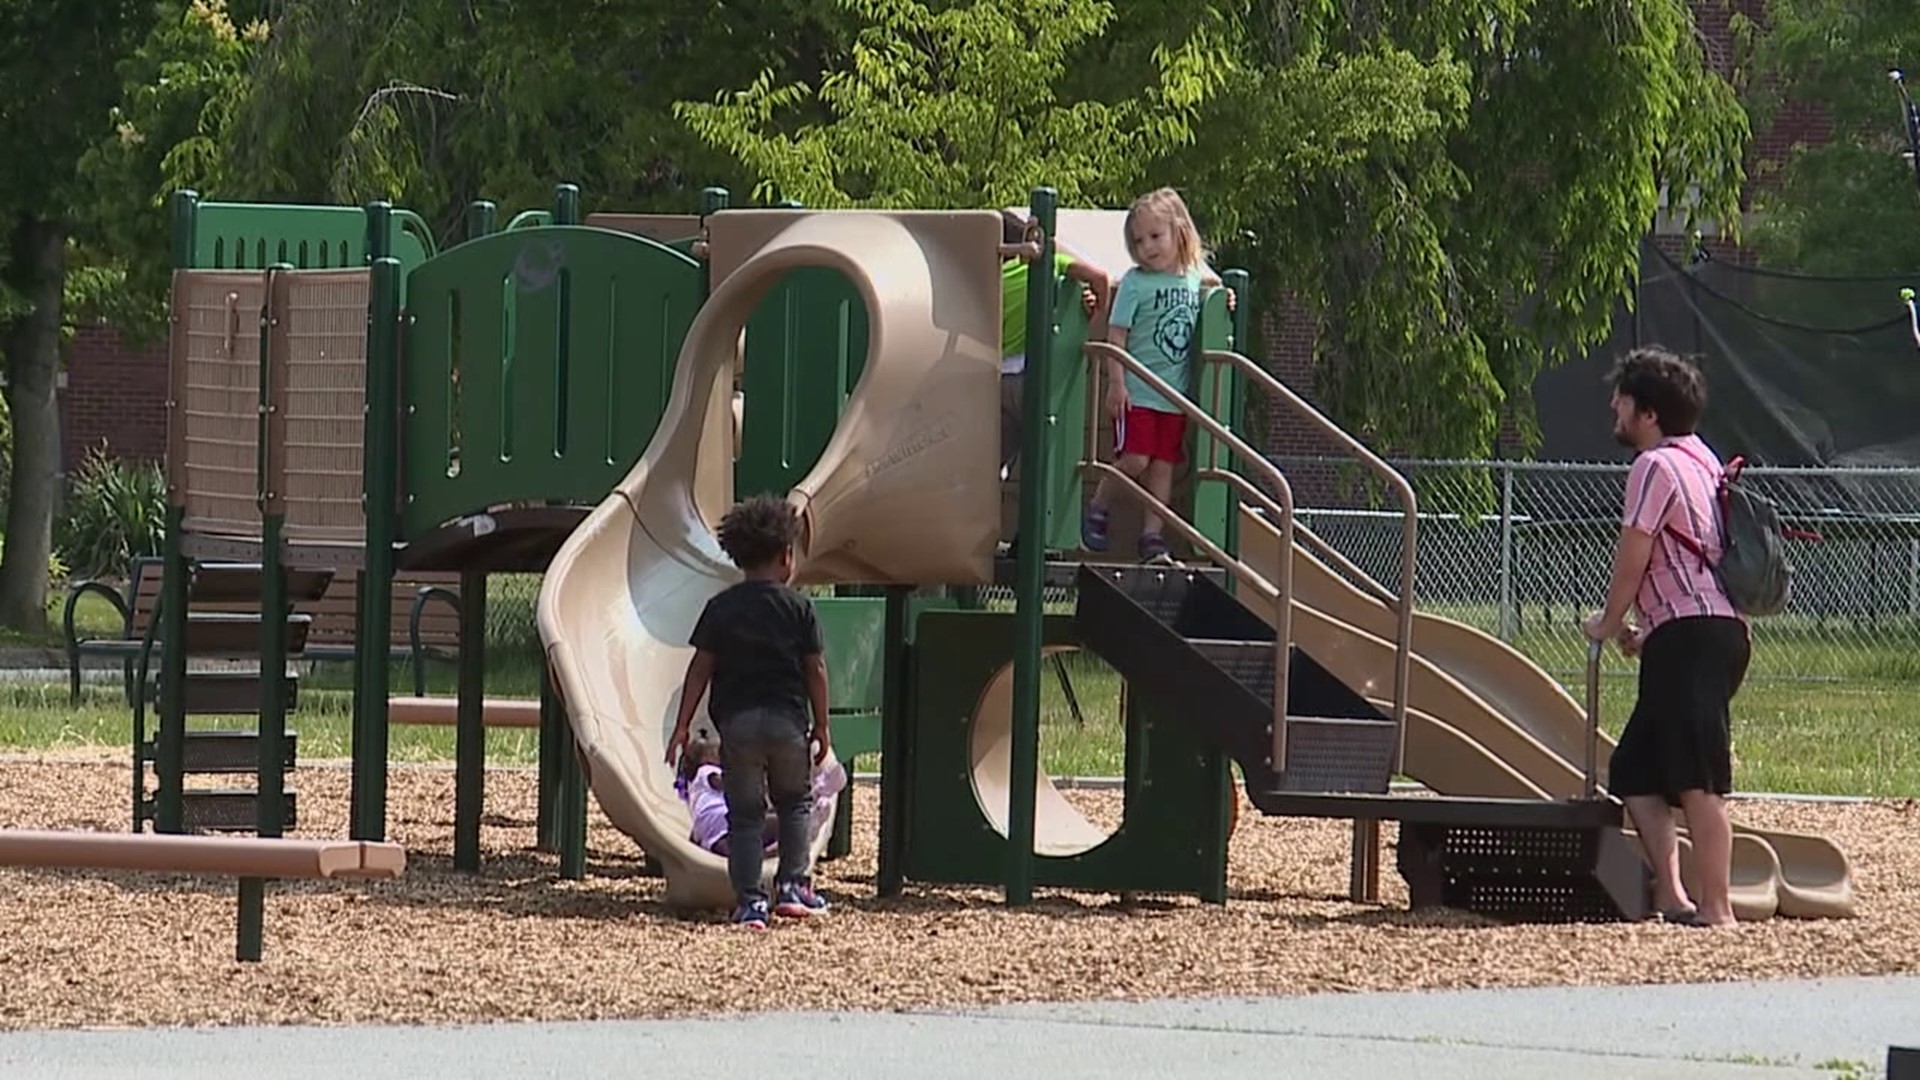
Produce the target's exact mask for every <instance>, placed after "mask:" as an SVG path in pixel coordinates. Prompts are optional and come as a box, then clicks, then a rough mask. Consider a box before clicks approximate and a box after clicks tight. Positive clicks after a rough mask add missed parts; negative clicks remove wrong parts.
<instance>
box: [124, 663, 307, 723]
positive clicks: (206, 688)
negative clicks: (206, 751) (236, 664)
mask: <svg viewBox="0 0 1920 1080" xmlns="http://www.w3.org/2000/svg"><path fill="white" fill-rule="evenodd" d="M263 681H264V680H263V679H262V677H261V675H260V672H258V671H189V672H187V682H186V686H185V688H184V693H183V694H182V695H181V696H182V698H183V708H185V709H186V712H187V715H188V716H250V715H253V714H255V713H257V712H259V711H260V691H261V683H262V682H263ZM286 685H287V709H288V711H292V710H293V709H294V707H295V706H297V705H298V704H299V701H300V676H299V674H298V673H296V672H291V671H290V672H288V673H287V683H286ZM159 687H160V684H159V681H158V680H157V679H156V680H154V681H153V682H152V683H151V684H150V685H149V686H148V688H147V699H148V700H149V701H158V700H159V693H160V692H159Z"/></svg>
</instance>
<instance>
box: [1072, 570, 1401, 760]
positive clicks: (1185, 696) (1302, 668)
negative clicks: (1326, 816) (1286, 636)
mask: <svg viewBox="0 0 1920 1080" xmlns="http://www.w3.org/2000/svg"><path fill="white" fill-rule="evenodd" d="M1076 585H1077V592H1078V602H1077V604H1076V606H1075V613H1074V618H1075V625H1076V628H1077V630H1078V632H1079V635H1080V638H1081V640H1082V641H1083V642H1085V643H1086V644H1087V645H1088V646H1089V647H1090V648H1092V649H1093V650H1094V651H1095V652H1097V653H1099V654H1100V655H1101V656H1104V657H1105V658H1106V659H1107V662H1108V663H1110V664H1112V665H1113V666H1114V668H1115V669H1116V670H1117V671H1119V672H1120V673H1121V675H1122V676H1124V677H1125V678H1126V680H1127V685H1128V687H1129V688H1130V689H1131V690H1132V691H1134V692H1137V693H1142V694H1145V695H1147V696H1149V697H1151V698H1155V699H1157V700H1159V701H1160V702H1161V703H1162V704H1163V705H1164V707H1166V708H1168V709H1169V710H1172V711H1176V712H1179V713H1181V714H1183V715H1188V716H1191V717H1193V720H1194V722H1195V723H1196V724H1199V725H1203V726H1205V727H1206V728H1207V729H1208V730H1209V731H1210V733H1211V735H1212V738H1213V740H1214V742H1215V744H1216V745H1218V746H1220V747H1221V749H1223V750H1225V751H1226V752H1227V753H1228V755H1229V756H1231V757H1232V758H1233V759H1234V760H1235V761H1236V762H1238V763H1239V765H1240V769H1241V772H1242V774H1243V775H1244V776H1245V777H1246V781H1247V785H1248V790H1249V792H1253V791H1267V790H1272V789H1274V788H1278V787H1283V786H1284V787H1286V788H1289V789H1293V790H1301V791H1318V792H1336V791H1357V792H1373V793H1382V794H1384V793H1385V792H1386V790H1387V786H1388V784H1389V783H1390V782H1391V780H1392V765H1393V754H1394V749H1395V738H1394V727H1393V723H1392V722H1391V721H1389V720H1387V719H1386V718H1385V717H1383V716H1381V715H1380V713H1379V711H1378V710H1376V709H1375V708H1374V707H1373V706H1372V705H1370V704H1369V703H1368V702H1367V701H1366V700H1364V699H1363V698H1361V697H1360V696H1359V695H1357V694H1355V693H1353V692H1352V691H1351V690H1349V689H1347V688H1346V687H1345V686H1344V685H1342V684H1341V683H1340V682H1339V681H1338V680H1337V679H1334V678H1333V677H1332V676H1331V675H1329V674H1328V673H1327V672H1326V671H1325V669H1323V668H1321V667H1320V666H1319V665H1318V664H1316V663H1314V662H1313V660H1312V658H1311V657H1309V656H1307V655H1306V654H1305V653H1303V652H1301V651H1300V650H1299V649H1297V648H1290V649H1289V650H1288V660H1287V667H1288V672H1289V677H1288V686H1287V702H1286V705H1287V714H1288V719H1287V732H1288V738H1287V760H1286V762H1285V763H1284V767H1283V768H1281V769H1278V770H1276V769H1275V768H1274V764H1273V761H1272V752H1273V717H1274V701H1273V676H1274V669H1275V663H1276V655H1275V645H1274V636H1273V630H1272V628H1271V627H1269V626H1267V624H1266V623H1265V622H1264V621H1262V620H1261V619H1260V618H1259V617H1258V616H1256V615H1254V614H1253V613H1252V612H1250V611H1248V610H1247V609H1246V608H1245V607H1244V606H1242V605H1241V604H1240V603H1239V602H1238V601H1236V600H1234V599H1233V597H1232V595H1231V594H1229V593H1228V592H1226V590H1225V589H1223V588H1221V587H1220V586H1218V585H1215V584H1213V583H1212V582H1211V581H1209V580H1207V578H1205V577H1204V576H1202V575H1199V574H1197V573H1191V572H1188V571H1185V570H1181V569H1163V568H1158V567H1140V566H1093V565H1084V566H1082V567H1081V568H1080V570H1079V574H1078V578H1077V581H1076Z"/></svg>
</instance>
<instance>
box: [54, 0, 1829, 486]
mask: <svg viewBox="0 0 1920 1080" xmlns="http://www.w3.org/2000/svg"><path fill="white" fill-rule="evenodd" d="M1763 4H1764V0H1733V2H1732V3H1731V4H1727V3H1725V2H1724V0H1695V2H1694V14H1695V18H1696V19H1697V20H1698V21H1699V25H1700V30H1701V34H1702V40H1703V43H1704V46H1705V48H1706V51H1707V55H1708V57H1709V59H1710V60H1711V61H1712V62H1713V63H1714V64H1716V65H1717V66H1718V67H1720V68H1721V69H1722V70H1723V71H1726V70H1728V69H1729V68H1730V66H1731V61H1732V56H1733V45H1732V34H1731V31H1730V30H1729V25H1728V24H1729V21H1730V19H1731V18H1732V15H1733V14H1734V13H1735V12H1736V11H1738V12H1741V13H1744V14H1746V15H1747V16H1748V17H1750V18H1755V19H1758V18H1760V17H1761V14H1762V11H1761V9H1762V6H1763ZM1826 137H1827V129H1826V125H1825V123H1824V121H1823V120H1822V118H1821V117H1820V116H1819V115H1818V114H1817V113H1816V112H1815V111H1813V110H1811V109H1808V108H1805V107H1789V108H1788V109H1786V110H1785V111H1783V113H1782V114H1781V115H1780V117H1779V119H1778V121H1777V122H1776V123H1775V124H1773V125H1772V126H1771V127H1770V128H1768V129H1767V130H1764V131H1758V132H1756V133H1755V137H1754V143H1753V148H1752V151H1751V156H1750V161H1749V167H1748V175H1749V176H1750V177H1752V178H1753V183H1754V184H1765V183H1767V179H1766V177H1765V175H1764V174H1763V173H1762V172H1761V171H1760V170H1759V169H1758V168H1757V165H1758V163H1759V162H1762V161H1780V160H1783V159H1784V158H1785V157H1786V155H1787V152H1788V151H1789V149H1790V148H1791V147H1792V146H1793V145H1794V144H1796V143H1813V144H1817V143H1819V142H1822V141H1824V140H1825V139H1826ZM1656 233H1657V234H1659V242H1660V243H1661V244H1662V245H1663V246H1665V247H1667V248H1668V249H1669V250H1670V251H1678V250H1679V249H1680V248H1681V247H1682V246H1683V244H1684V241H1683V238H1682V237H1681V236H1680V235H1679V234H1678V231H1677V229H1676V228H1674V227H1671V226H1669V225H1667V224H1665V223H1662V224H1661V225H1660V226H1657V227H1656ZM1714 255H1715V257H1716V258H1721V259H1727V260H1731V261H1744V260H1745V256H1744V255H1743V253H1741V252H1740V251H1739V250H1738V249H1736V248H1733V247H1731V246H1724V245H1715V249H1714ZM1265 318H1266V321H1265V324H1264V327H1263V329H1264V331H1265V334H1264V338H1265V342H1266V353H1267V355H1266V357H1265V359H1266V361H1267V363H1268V366H1269V368H1270V369H1271V370H1272V371H1273V372H1274V373H1275V374H1276V375H1278V376H1279V377H1280V378H1281V379H1283V380H1285V381H1286V382H1287V384H1288V385H1290V386H1293V387H1295V388H1298V389H1301V390H1302V391H1303V392H1304V393H1307V394H1308V396H1311V389H1312V387H1313V344H1314V335H1315V332H1316V331H1315V328H1314V326H1313V325H1312V322H1311V321H1310V320H1309V319H1308V318H1306V316H1305V314H1304V312H1303V311H1302V310H1301V309H1300V308H1299V307H1298V306H1297V305H1295V304H1292V303H1283V304H1281V305H1278V306H1277V307H1273V308H1269V309H1268V311H1267V312H1266V317H1265ZM166 364H167V352H166V343H165V342H164V341H161V342H157V343H154V344H152V345H149V346H138V345H132V344H129V343H127V342H124V341H122V340H121V339H120V337H119V335H118V334H116V333H115V332H114V331H113V330H111V329H110V328H106V327H94V328H87V329H83V330H81V331H80V332H79V333H78V334H77V335H76V336H75V339H74V341H73V344H72V349H71V353H70V356H69V363H68V373H67V379H66V384H65V387H64V389H63V391H62V392H61V420H62V423H63V425H64V427H63V436H64V443H65V449H66V461H67V463H68V466H69V468H71V467H72V466H73V465H75V464H77V463H78V462H79V461H80V460H81V458H82V457H83V456H84V455H85V453H86V452H87V450H88V448H90V447H93V446H97V445H101V444H103V443H104V444H105V445H106V446H107V448H108V449H109V450H110V451H111V452H112V453H114V454H116V455H119V456H123V457H130V458H141V459H148V460H159V459H161V458H162V457H163V456H164V454H165V443H166V420H165V407H164V402H165V398H166ZM1269 435H1270V439H1269V444H1268V445H1269V449H1270V450H1271V451H1272V452H1273V453H1276V454H1300V455H1315V454H1324V453H1328V452H1330V451H1331V450H1332V448H1331V447H1330V446H1326V445H1324V444H1323V443H1322V442H1321V440H1320V439H1319V438H1318V437H1317V436H1310V435H1308V434H1306V433H1304V432H1303V431H1302V430H1301V429H1300V428H1299V426H1298V425H1295V424H1289V423H1285V422H1284V421H1283V422H1281V423H1278V424H1277V425H1275V427H1274V429H1273V430H1272V431H1271V432H1270V433H1269Z"/></svg>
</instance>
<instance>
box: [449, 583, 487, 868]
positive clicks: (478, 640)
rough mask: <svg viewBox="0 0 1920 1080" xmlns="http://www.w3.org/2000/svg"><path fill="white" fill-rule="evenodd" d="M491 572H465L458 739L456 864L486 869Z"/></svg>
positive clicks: (461, 615)
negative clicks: (483, 823)
mask: <svg viewBox="0 0 1920 1080" xmlns="http://www.w3.org/2000/svg"><path fill="white" fill-rule="evenodd" d="M486 679H487V575H486V573H485V572H484V571H468V572H466V573H463V574H461V575H460V680H459V686H460V689H459V695H460V696H459V701H458V705H457V706H456V713H455V717H454V722H455V724H456V727H455V730H454V743H453V760H454V766H453V868H454V869H455V870H478V869H480V810H481V807H482V806H483V805H485V802H486V784H487V728H486V717H485V715H484V714H483V713H482V712H481V706H482V705H484V704H485V702H484V700H483V699H484V698H485V697H486V693H487V686H486Z"/></svg>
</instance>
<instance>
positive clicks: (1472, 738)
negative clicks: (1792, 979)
mask: <svg viewBox="0 0 1920 1080" xmlns="http://www.w3.org/2000/svg"><path fill="white" fill-rule="evenodd" d="M1240 522H1241V527H1240V544H1241V550H1242V553H1243V557H1245V558H1246V559H1247V560H1248V562H1249V564H1250V565H1252V566H1253V567H1255V568H1256V569H1257V568H1259V567H1261V566H1271V565H1274V564H1275V562H1276V561H1277V559H1278V557H1279V545H1280V536H1279V532H1278V531H1277V530H1276V529H1275V528H1274V527H1273V526H1272V525H1271V524H1270V523H1269V522H1268V521H1267V519H1266V518H1265V517H1264V516H1262V515H1259V514H1256V513H1253V512H1251V511H1249V510H1248V509H1247V508H1245V507H1244V506H1243V507H1242V513H1241V516H1240ZM1292 554H1293V587H1294V597H1295V605H1294V619H1293V625H1294V636H1295V639H1296V640H1297V641H1298V642H1299V644H1300V646H1301V648H1303V649H1305V650H1306V651H1307V652H1308V653H1309V654H1310V655H1312V656H1313V658H1314V659H1315V660H1316V661H1318V662H1319V663H1320V664H1321V665H1322V666H1323V667H1326V668H1327V669H1328V670H1329V671H1330V672H1332V673H1333V674H1334V675H1335V676H1336V677H1338V678H1340V679H1342V680H1343V681H1345V682H1347V683H1348V685H1350V686H1352V687H1353V688H1354V689H1355V690H1356V691H1357V692H1359V693H1361V694H1362V695H1363V696H1365V697H1368V698H1369V699H1371V700H1372V701H1373V702H1374V703H1375V704H1376V705H1377V706H1378V707H1380V708H1381V709H1382V710H1383V711H1384V710H1385V709H1387V708H1388V707H1389V706H1390V702H1391V699H1392V694H1393V686H1392V681H1391V672H1392V670H1393V668H1392V657H1393V649H1394V647H1393V635H1394V629H1395V614H1394V611H1393V609H1392V608H1390V607H1388V606H1387V605H1386V604H1385V603H1384V602H1382V601H1380V600H1379V599H1377V598H1376V597H1374V596H1372V595H1370V594H1368V593H1366V592H1363V591H1361V590H1360V589H1359V588H1357V587H1355V586H1354V585H1352V584H1351V583H1349V582H1348V581H1347V580H1346V579H1345V578H1343V577H1341V576H1340V575H1339V574H1337V573H1335V572H1334V571H1333V570H1332V569H1331V568H1329V567H1328V566H1326V565H1325V564H1324V563H1322V562H1321V561H1320V560H1318V559H1316V558H1314V557H1313V556H1312V555H1311V554H1310V553H1308V552H1307V551H1306V550H1305V549H1304V548H1302V547H1301V545H1299V544H1298V543H1296V544H1295V545H1294V547H1293V553H1292ZM1256 609H1257V605H1256ZM1261 614H1262V616H1263V617H1269V616H1270V612H1264V611H1263V612H1261ZM1413 652H1414V662H1413V664H1412V668H1411V672H1410V677H1411V680H1412V682H1411V685H1410V687H1409V691H1408V701H1409V708H1408V711H1407V754H1406V761H1405V772H1406V774H1407V775H1408V776H1410V777H1413V778H1414V779H1416V780H1418V781H1419V782H1421V783H1422V784H1425V785H1427V786H1428V787H1430V788H1432V789H1433V790H1434V791H1436V792H1439V793H1441V794H1446V795H1462V796H1468V795H1485V796H1496V797H1498V796H1514V795H1520V794H1537V795H1539V796H1540V797H1544V798H1555V799H1558V798H1569V797H1573V796H1577V795H1579V793H1580V791H1581V787H1582V772H1583V770H1584V768H1585V747H1584V742H1585V739H1586V730H1587V723H1586V711H1585V709H1584V708H1583V707H1582V706H1581V705H1580V703H1578V702H1576V701H1575V700H1574V699H1573V697H1572V696H1571V695H1569V694H1568V693H1567V692H1566V690H1565V689H1564V688H1563V687H1561V685H1560V684H1559V682H1558V681H1557V680H1555V679H1554V678H1553V677H1552V676H1551V675H1549V674H1547V673H1546V671H1544V670H1543V669H1541V668H1540V666H1539V665H1537V664H1535V663H1534V662H1533V661H1532V660H1530V659H1528V658H1527V657H1526V656H1525V655H1524V654H1522V653H1520V652H1518V651H1517V650H1515V649H1513V648H1511V647H1509V646H1507V645H1506V644H1505V643H1504V642H1502V641H1500V640H1499V639H1497V638H1495V637H1493V636H1491V635H1489V634H1485V633H1483V632H1481V631H1479V630H1476V629H1474V628H1473V627H1471V626H1467V625H1466V624H1464V623H1460V622H1456V621H1454V620H1451V619H1446V618H1442V617H1439V616H1435V615H1430V614H1426V613H1423V612H1416V613H1415V615H1414V627H1413ZM1415 705H1417V706H1418V707H1417V708H1416V707H1415ZM1439 717H1444V718H1445V720H1446V727H1447V730H1448V733H1447V734H1444V735H1443V734H1442V733H1440V732H1438V731H1435V730H1433V726H1434V725H1435V724H1437V723H1439V720H1438V719H1437V718H1439ZM1612 748H1613V740H1612V739H1611V738H1609V737H1608V736H1607V735H1606V733H1604V732H1602V733H1601V734H1600V736H1599V739H1598V741H1597V753H1596V756H1595V758H1596V764H1597V765H1598V768H1599V774H1600V779H1601V781H1602V783H1603V784H1604V781H1605V768H1606V763H1607V757H1608V755H1609V754H1610V753H1611V751H1612ZM1515 774H1517V775H1518V776H1519V777H1521V778H1522V779H1523V780H1524V781H1525V783H1526V787H1528V788H1531V789H1532V791H1530V792H1529V791H1524V790H1522V791H1516V790H1515V785H1514V783H1513V777H1514V775H1515ZM1735 831H1736V833H1737V835H1736V838H1735V843H1734V862H1735V866H1734V885H1735V893H1736V896H1735V907H1736V909H1737V912H1738V914H1739V915H1740V917H1741V918H1746V919H1755V918H1764V917H1765V916H1766V915H1769V914H1772V913H1774V912H1775V911H1777V912H1778V913H1779V914H1781V915H1787V916H1794V917H1801V918H1844V917H1848V916H1851V915H1852V914H1853V910H1854V908H1853V889H1852V875H1851V873H1850V870H1849V867H1848V865H1847V860H1846V856H1845V855H1844V854H1843V853H1841V851H1840V850H1839V848H1838V847H1836V846H1835V845H1834V844H1833V843H1832V842H1831V841H1829V840H1827V839H1825V838H1823V837H1816V836H1806V835H1803V834H1798V833H1785V832H1778V831H1774V830H1765V829H1756V828H1753V827H1751V826H1740V825H1736V826H1735ZM1690 854H1691V847H1690V846H1684V847H1683V848H1682V858H1683V860H1685V859H1686V858H1688V857H1689V856H1690ZM1683 869H1685V867H1683Z"/></svg>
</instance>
